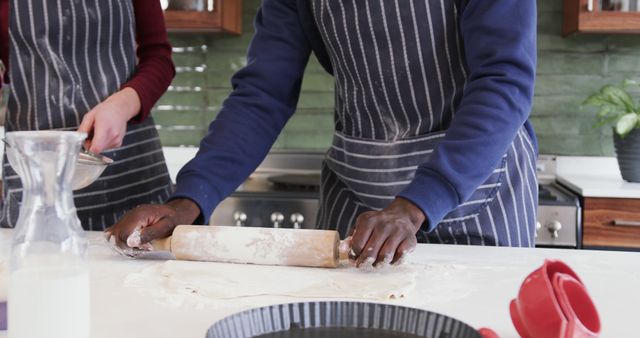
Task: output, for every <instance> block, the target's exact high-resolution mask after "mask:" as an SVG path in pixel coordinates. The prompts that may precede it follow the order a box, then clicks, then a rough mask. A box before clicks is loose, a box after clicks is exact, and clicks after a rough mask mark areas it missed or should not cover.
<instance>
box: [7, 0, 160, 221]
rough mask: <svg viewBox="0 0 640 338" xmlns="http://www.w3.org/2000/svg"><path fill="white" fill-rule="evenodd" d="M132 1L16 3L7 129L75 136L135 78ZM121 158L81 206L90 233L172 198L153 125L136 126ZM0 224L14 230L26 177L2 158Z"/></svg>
mask: <svg viewBox="0 0 640 338" xmlns="http://www.w3.org/2000/svg"><path fill="white" fill-rule="evenodd" d="M134 29H135V21H134V14H133V3H132V2H131V0H108V1H103V0H87V1H73V0H53V1H33V0H26V1H24V0H12V1H11V12H10V26H9V35H10V42H11V44H10V47H11V48H10V57H11V63H10V69H9V71H10V75H11V79H12V81H13V84H12V89H11V94H10V97H9V102H8V112H7V116H6V123H5V125H6V129H7V131H14V130H41V129H58V130H75V129H76V128H77V127H78V125H79V124H80V121H82V117H83V115H84V114H85V113H86V112H88V111H90V110H91V108H93V107H94V106H96V105H97V104H99V103H100V102H102V101H103V100H104V99H106V98H107V97H108V96H109V95H111V94H112V93H114V92H116V91H118V90H119V89H120V86H121V85H122V84H123V83H124V82H126V81H127V80H129V78H130V77H131V75H132V74H133V72H134V70H135V66H136V62H137V61H136V47H135V32H134ZM105 155H106V156H109V157H111V158H113V159H114V161H115V162H114V164H113V165H111V166H110V167H108V168H107V169H106V170H105V172H104V173H103V175H102V176H101V177H100V178H99V179H98V180H97V181H96V182H95V183H94V184H92V185H91V186H89V187H87V188H85V189H83V190H80V191H76V192H75V193H74V197H75V199H74V202H75V205H76V208H77V211H78V216H79V218H80V220H81V222H82V224H83V226H84V227H85V228H86V229H89V230H103V229H104V228H105V227H107V226H110V225H111V224H113V223H115V222H116V221H117V219H118V218H120V217H121V216H122V215H123V214H124V213H125V212H126V211H127V210H128V209H130V208H132V207H134V206H136V205H138V204H142V203H157V202H162V201H163V200H164V199H166V198H168V196H169V193H170V179H169V175H168V172H167V168H166V165H165V163H164V157H163V154H162V146H161V144H160V139H159V136H158V133H157V130H156V128H155V123H154V122H153V119H151V118H148V119H147V120H145V121H144V122H142V123H139V124H129V126H128V128H127V133H126V135H125V138H124V140H123V145H122V147H120V148H118V149H114V150H111V151H108V152H105ZM3 169H4V170H3V181H4V187H5V189H4V192H3V197H4V198H3V205H2V214H1V215H0V225H2V226H4V227H13V225H14V224H15V223H16V220H17V215H18V210H19V205H20V200H21V198H22V193H21V184H20V178H19V177H18V175H17V174H16V173H15V172H14V171H13V170H12V168H11V166H10V165H9V164H8V163H7V161H6V158H5V159H3Z"/></svg>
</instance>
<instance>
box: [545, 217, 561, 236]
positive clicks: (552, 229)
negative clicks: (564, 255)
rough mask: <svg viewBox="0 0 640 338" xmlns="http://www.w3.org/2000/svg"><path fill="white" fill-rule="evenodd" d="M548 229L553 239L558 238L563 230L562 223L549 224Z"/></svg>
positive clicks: (553, 222)
mask: <svg viewBox="0 0 640 338" xmlns="http://www.w3.org/2000/svg"><path fill="white" fill-rule="evenodd" d="M547 229H548V230H549V232H550V233H551V237H553V238H558V232H559V231H560V230H561V229H562V223H560V222H558V221H552V222H549V223H548V224H547Z"/></svg>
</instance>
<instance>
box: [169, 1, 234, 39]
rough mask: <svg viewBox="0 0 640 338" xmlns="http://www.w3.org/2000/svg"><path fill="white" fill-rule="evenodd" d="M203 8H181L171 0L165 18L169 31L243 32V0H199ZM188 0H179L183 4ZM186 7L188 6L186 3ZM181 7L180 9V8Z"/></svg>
mask: <svg viewBox="0 0 640 338" xmlns="http://www.w3.org/2000/svg"><path fill="white" fill-rule="evenodd" d="M198 1H199V2H201V3H202V6H201V7H202V8H200V9H197V10H193V9H187V8H184V9H183V8H181V7H178V6H177V5H175V6H174V7H172V2H171V0H169V8H167V9H166V10H165V12H164V19H165V23H166V25H167V30H168V31H169V32H221V33H230V34H242V0H198ZM185 2H186V1H177V3H178V4H180V5H183V3H185ZM194 2H195V0H194ZM184 7H187V6H186V5H184ZM178 8H180V9H178Z"/></svg>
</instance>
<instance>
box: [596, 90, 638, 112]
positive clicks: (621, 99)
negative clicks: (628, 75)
mask: <svg viewBox="0 0 640 338" xmlns="http://www.w3.org/2000/svg"><path fill="white" fill-rule="evenodd" d="M601 92H602V94H604V95H606V96H607V98H608V100H610V101H611V102H612V103H614V104H616V105H620V106H624V107H625V108H626V111H628V112H633V111H634V108H635V107H634V104H633V98H631V95H629V93H627V91H626V90H624V89H622V88H618V87H616V86H613V85H607V86H604V87H603V88H602V90H601Z"/></svg>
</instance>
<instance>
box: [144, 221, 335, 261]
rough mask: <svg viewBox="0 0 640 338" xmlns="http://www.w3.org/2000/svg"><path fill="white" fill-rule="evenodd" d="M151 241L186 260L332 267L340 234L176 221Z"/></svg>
mask: <svg viewBox="0 0 640 338" xmlns="http://www.w3.org/2000/svg"><path fill="white" fill-rule="evenodd" d="M151 244H152V245H153V249H154V250H155V251H157V250H161V251H170V252H171V253H173V255H174V256H175V257H176V259H179V260H190V261H208V262H228V263H248V264H261V265H291V266H308V267H322V268H335V267H337V266H338V262H339V260H340V253H339V251H338V246H339V244H340V236H339V235H338V232H336V231H329V230H304V229H282V228H254V227H233V226H191V225H180V226H178V227H176V228H175V229H174V230H173V234H172V236H171V237H168V238H165V239H161V240H155V241H152V242H151Z"/></svg>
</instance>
